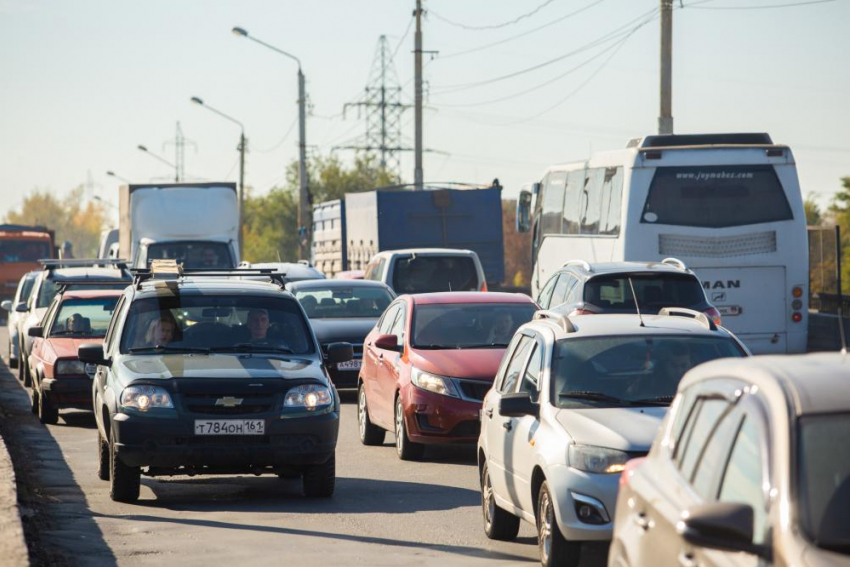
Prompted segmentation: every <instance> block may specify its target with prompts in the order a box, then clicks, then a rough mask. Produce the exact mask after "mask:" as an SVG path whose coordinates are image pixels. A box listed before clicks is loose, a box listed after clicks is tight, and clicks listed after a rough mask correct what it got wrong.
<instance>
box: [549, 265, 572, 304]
mask: <svg viewBox="0 0 850 567" xmlns="http://www.w3.org/2000/svg"><path fill="white" fill-rule="evenodd" d="M573 283H575V278H574V277H573V276H571V275H570V274H566V273H565V274H561V276H560V277H559V278H558V283H557V284H555V289H554V290H553V291H552V299H551V301H550V302H549V307H555V306H557V305H560V304H562V303H563V302H564V297H566V295H567V291H568V289H569V287H570V284H573Z"/></svg>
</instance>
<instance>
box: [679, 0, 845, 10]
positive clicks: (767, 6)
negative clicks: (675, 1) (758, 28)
mask: <svg viewBox="0 0 850 567" xmlns="http://www.w3.org/2000/svg"><path fill="white" fill-rule="evenodd" d="M835 1H836V0H809V1H807V2H793V3H790V4H765V5H763V6H758V5H753V6H691V5H685V7H686V8H695V9H697V10H768V9H772V8H796V7H798V6H809V5H812V4H827V3H829V2H835Z"/></svg>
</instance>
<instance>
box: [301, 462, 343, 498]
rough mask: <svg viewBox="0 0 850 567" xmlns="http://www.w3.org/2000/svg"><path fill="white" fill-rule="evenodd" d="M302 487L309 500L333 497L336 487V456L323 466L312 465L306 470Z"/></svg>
mask: <svg viewBox="0 0 850 567" xmlns="http://www.w3.org/2000/svg"><path fill="white" fill-rule="evenodd" d="M301 483H302V484H301V486H302V488H303V489H304V496H307V497H309V498H328V497H329V496H331V495H333V493H334V488H335V486H336V455H335V454H334V455H331V458H330V459H328V460H327V461H325V462H324V463H322V464H321V465H310V466H309V467H307V468H306V469H304V475H303V476H302V480H301Z"/></svg>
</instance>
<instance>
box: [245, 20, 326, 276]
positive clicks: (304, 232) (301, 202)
mask: <svg viewBox="0 0 850 567" xmlns="http://www.w3.org/2000/svg"><path fill="white" fill-rule="evenodd" d="M231 31H232V32H233V34H234V35H236V36H237V37H244V38H246V39H250V40H251V41H253V42H254V43H258V44H260V45H262V46H263V47H265V48H267V49H271V50H272V51H274V52H275V53H278V54H280V55H283V56H284V57H288V58H289V59H292V60H293V61H295V62H296V63H297V64H298V254H299V257H300V259H301V260H309V259H310V242H311V241H312V226H313V220H312V215H311V214H310V186H309V179H308V176H307V92H306V88H305V79H304V72H303V71H302V69H301V60H300V59H299V58H298V57H296V56H294V55H292V54H291V53H288V52H286V51H284V50H282V49H279V48H277V47H275V46H273V45H270V44H268V43H266V42H264V41H262V40H259V39H257V38H255V37H253V36H251V35H249V34H248V32H247V30H245V29H244V28H240V27H234V28H233V29H232V30H231Z"/></svg>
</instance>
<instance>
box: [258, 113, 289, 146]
mask: <svg viewBox="0 0 850 567" xmlns="http://www.w3.org/2000/svg"><path fill="white" fill-rule="evenodd" d="M297 123H298V117H297V116H296V117H295V118H294V119H293V120H292V124H290V125H289V128H287V129H286V133H285V134H284V135H283V137H282V138H281V139H280V140H279V141H278V142H277V143H276V144H275V145H274V146H272V147H271V148H269V149H267V150H258V149H254V150H253V151H254V152H255V153H258V154H270V153H272V152H273V151H275V150H277V149H278V148H279V147H281V146H282V145H283V143H284V142H285V141H286V139H287V138H289V135H290V134H291V133H292V129H293V128H295V124H297Z"/></svg>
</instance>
